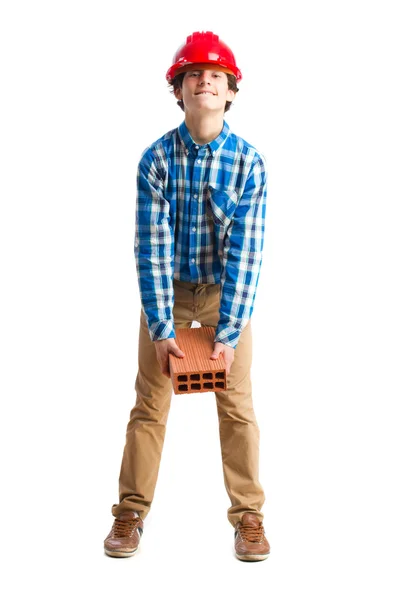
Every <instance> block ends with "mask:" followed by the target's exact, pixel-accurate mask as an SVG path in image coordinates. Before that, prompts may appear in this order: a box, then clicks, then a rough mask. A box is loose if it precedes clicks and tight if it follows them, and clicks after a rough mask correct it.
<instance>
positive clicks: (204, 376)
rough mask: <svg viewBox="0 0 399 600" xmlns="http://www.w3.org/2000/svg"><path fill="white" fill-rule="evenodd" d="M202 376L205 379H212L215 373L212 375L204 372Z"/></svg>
mask: <svg viewBox="0 0 399 600" xmlns="http://www.w3.org/2000/svg"><path fill="white" fill-rule="evenodd" d="M202 377H203V378H204V379H212V378H213V375H212V373H202Z"/></svg>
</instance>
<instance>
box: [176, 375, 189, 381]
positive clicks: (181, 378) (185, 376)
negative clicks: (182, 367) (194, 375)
mask: <svg viewBox="0 0 399 600" xmlns="http://www.w3.org/2000/svg"><path fill="white" fill-rule="evenodd" d="M177 381H187V375H178V376H177Z"/></svg>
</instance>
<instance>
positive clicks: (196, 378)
mask: <svg viewBox="0 0 399 600" xmlns="http://www.w3.org/2000/svg"><path fill="white" fill-rule="evenodd" d="M190 379H191V381H199V380H200V376H199V373H193V374H192V375H190Z"/></svg>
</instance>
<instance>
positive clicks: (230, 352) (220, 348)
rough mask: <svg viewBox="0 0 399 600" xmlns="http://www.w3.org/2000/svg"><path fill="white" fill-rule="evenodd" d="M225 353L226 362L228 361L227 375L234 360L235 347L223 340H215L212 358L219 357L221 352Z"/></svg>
mask: <svg viewBox="0 0 399 600" xmlns="http://www.w3.org/2000/svg"><path fill="white" fill-rule="evenodd" d="M220 353H222V354H223V358H224V362H225V363H226V376H227V375H229V374H230V367H231V365H232V364H233V361H234V348H232V347H231V346H226V344H222V342H215V344H214V346H213V352H212V354H211V356H210V358H212V359H215V358H219V354H220Z"/></svg>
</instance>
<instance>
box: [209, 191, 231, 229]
mask: <svg viewBox="0 0 399 600" xmlns="http://www.w3.org/2000/svg"><path fill="white" fill-rule="evenodd" d="M237 200H238V195H237V192H236V191H235V190H229V191H225V190H217V189H215V188H214V187H212V186H210V185H209V186H208V189H207V202H206V211H207V216H208V218H210V219H212V220H213V222H214V223H215V225H219V226H222V227H227V226H228V225H229V224H230V221H231V219H232V217H233V214H234V211H235V209H236V206H237Z"/></svg>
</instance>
